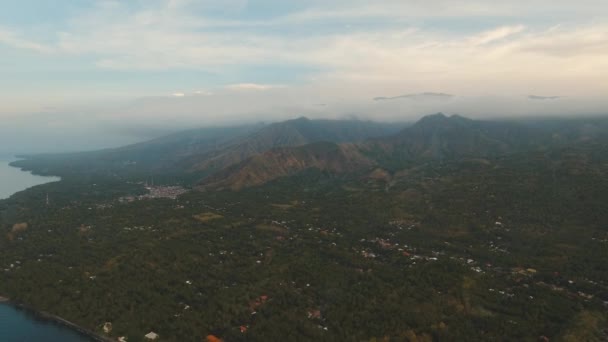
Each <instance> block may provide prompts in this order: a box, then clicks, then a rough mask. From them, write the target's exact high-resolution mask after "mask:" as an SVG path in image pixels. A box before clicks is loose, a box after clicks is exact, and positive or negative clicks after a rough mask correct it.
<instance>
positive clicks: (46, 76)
mask: <svg viewBox="0 0 608 342" xmlns="http://www.w3.org/2000/svg"><path fill="white" fill-rule="evenodd" d="M58 3H59V4H58ZM77 3H78V5H76V4H75V2H73V1H56V0H55V1H51V0H35V1H34V0H23V1H20V2H12V4H9V5H3V9H2V12H1V13H0V75H2V77H1V78H0V120H2V125H1V126H0V135H2V136H4V138H0V139H2V141H0V143H2V146H3V147H2V148H0V153H1V152H2V150H4V151H9V152H14V151H16V150H19V151H21V150H37V149H41V148H42V147H44V148H45V149H50V150H61V149H67V148H70V147H73V146H74V144H70V139H76V138H78V137H84V136H86V137H89V139H86V143H83V144H80V145H77V146H78V147H80V148H89V147H91V148H92V147H99V146H106V145H116V144H119V143H125V142H129V141H134V140H138V139H143V138H146V137H148V136H149V135H153V134H160V133H162V132H163V130H152V129H153V128H158V127H163V128H164V130H165V131H168V130H172V129H180V128H183V127H191V126H201V125H209V124H224V123H234V122H243V121H260V120H266V121H268V120H281V119H285V118H293V117H297V116H301V115H307V116H310V117H335V118H340V117H352V116H356V117H360V118H366V119H369V118H371V119H377V120H409V119H414V118H417V117H419V116H421V115H424V114H428V113H433V112H437V111H443V112H447V113H455V112H458V113H460V114H462V115H465V116H471V117H487V116H493V117H505V116H525V115H580V114H602V113H607V112H608V110H607V108H608V106H607V101H606V100H605V99H604V97H605V94H606V92H607V91H608V6H606V4H605V1H604V0H601V1H600V0H580V1H565V0H552V1H549V0H527V1H523V0H513V1H509V2H504V3H497V2H488V1H482V0H463V1H447V0H434V1H422V0H375V1H360V0H349V1H345V0H344V1H343V0H334V1H328V0H325V1H320V0H302V1H283V0H249V1H247V0H223V1H221V2H220V1H210V0H202V1H194V0H192V1H190V0H164V1H163V0H147V1H143V0H142V1H134V0H132V1H109V0H108V1H101V0H100V1H79V2H77ZM432 94H435V95H437V94H445V95H447V94H449V95H452V96H431V95H432ZM413 95H415V96H413ZM377 98H383V99H391V100H390V101H375V100H374V99H377ZM541 99H543V101H540V100H541ZM117 127H119V128H120V131H117ZM96 132H97V133H96ZM133 132H147V134H145V135H141V134H139V133H138V134H133ZM150 132H156V133H150ZM32 133H36V137H38V138H37V140H36V139H34V140H32V138H31V137H29V143H28V145H26V143H25V142H24V141H23V138H22V137H23V136H28V135H29V134H32ZM77 133H78V134H77ZM108 135H110V136H115V137H117V136H120V137H122V138H120V139H119V138H112V139H110V140H108V139H107V136H108ZM59 136H62V137H63V140H61V139H58V137H59ZM7 137H10V139H9V138H7ZM51 138H52V139H55V140H54V141H56V142H57V144H58V146H57V147H56V148H51V147H49V144H48V143H46V144H40V143H39V141H38V140H40V141H43V140H45V139H47V140H48V139H51ZM47 142H48V141H47ZM75 149H78V148H75Z"/></svg>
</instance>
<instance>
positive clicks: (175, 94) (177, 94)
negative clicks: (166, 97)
mask: <svg viewBox="0 0 608 342" xmlns="http://www.w3.org/2000/svg"><path fill="white" fill-rule="evenodd" d="M171 96H173V97H184V96H186V94H184V93H173V94H171Z"/></svg>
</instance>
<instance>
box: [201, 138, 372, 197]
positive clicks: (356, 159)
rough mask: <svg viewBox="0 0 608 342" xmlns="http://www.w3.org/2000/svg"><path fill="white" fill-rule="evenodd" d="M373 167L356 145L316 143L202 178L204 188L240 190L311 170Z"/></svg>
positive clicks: (266, 155) (253, 159)
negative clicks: (203, 179)
mask: <svg viewBox="0 0 608 342" xmlns="http://www.w3.org/2000/svg"><path fill="white" fill-rule="evenodd" d="M373 164H374V162H373V161H372V160H370V159H368V158H366V157H365V156H363V155H362V154H361V153H360V152H359V149H358V148H357V146H356V145H353V144H335V143H328V142H319V143H313V144H310V145H306V146H300V147H294V148H278V149H275V150H271V151H268V152H265V153H262V154H259V155H255V156H253V157H251V158H249V159H248V160H246V161H244V162H242V163H239V164H236V165H234V166H232V167H229V168H227V169H225V170H223V171H222V172H220V173H218V174H217V175H215V176H212V177H210V178H208V179H206V180H205V182H204V188H213V189H224V188H228V189H232V190H240V189H242V188H244V187H249V186H254V185H260V184H264V183H267V182H268V181H271V180H273V179H276V178H280V177H286V176H291V175H294V174H297V173H299V172H301V171H304V170H307V169H311V168H314V169H317V170H321V171H329V172H333V173H347V172H350V171H352V170H358V169H361V168H366V167H370V166H372V165H373Z"/></svg>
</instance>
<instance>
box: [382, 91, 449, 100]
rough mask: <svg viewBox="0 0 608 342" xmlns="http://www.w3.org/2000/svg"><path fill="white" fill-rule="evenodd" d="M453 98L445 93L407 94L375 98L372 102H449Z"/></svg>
mask: <svg viewBox="0 0 608 342" xmlns="http://www.w3.org/2000/svg"><path fill="white" fill-rule="evenodd" d="M453 97H454V95H451V94H445V93H428V92H427V93H418V94H407V95H399V96H392V97H375V98H374V101H386V100H399V99H408V100H450V99H452V98H453Z"/></svg>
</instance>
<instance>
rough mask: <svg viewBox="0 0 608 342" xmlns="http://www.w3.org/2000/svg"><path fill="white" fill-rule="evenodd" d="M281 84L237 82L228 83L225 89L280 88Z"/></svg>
mask: <svg viewBox="0 0 608 342" xmlns="http://www.w3.org/2000/svg"><path fill="white" fill-rule="evenodd" d="M281 87H283V86H281V85H274V84H257V83H238V84H230V85H227V86H226V89H230V90H256V91H261V90H269V89H274V88H281Z"/></svg>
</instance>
